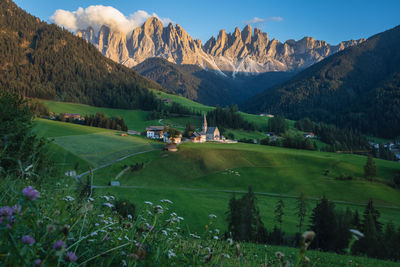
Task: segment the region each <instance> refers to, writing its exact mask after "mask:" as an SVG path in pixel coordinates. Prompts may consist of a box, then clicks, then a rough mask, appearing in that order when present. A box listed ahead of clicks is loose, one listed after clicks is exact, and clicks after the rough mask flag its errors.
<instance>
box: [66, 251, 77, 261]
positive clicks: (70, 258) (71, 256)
mask: <svg viewBox="0 0 400 267" xmlns="http://www.w3.org/2000/svg"><path fill="white" fill-rule="evenodd" d="M65 259H66V260H67V261H68V262H74V261H76V260H77V259H78V257H77V256H76V255H75V253H73V252H72V251H68V252H67V255H66V256H65Z"/></svg>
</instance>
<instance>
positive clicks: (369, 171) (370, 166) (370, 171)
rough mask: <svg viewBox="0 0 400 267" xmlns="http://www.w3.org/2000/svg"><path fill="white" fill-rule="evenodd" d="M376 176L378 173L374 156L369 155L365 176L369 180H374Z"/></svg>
mask: <svg viewBox="0 0 400 267" xmlns="http://www.w3.org/2000/svg"><path fill="white" fill-rule="evenodd" d="M376 175H377V172H376V165H375V162H374V158H373V157H372V155H369V156H368V158H367V163H366V164H365V166H364V176H365V178H367V179H369V180H373V179H374V177H376Z"/></svg>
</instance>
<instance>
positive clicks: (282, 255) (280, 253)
mask: <svg viewBox="0 0 400 267" xmlns="http://www.w3.org/2000/svg"><path fill="white" fill-rule="evenodd" d="M275 257H277V258H278V259H283V258H284V257H285V254H283V253H282V252H280V251H277V252H275Z"/></svg>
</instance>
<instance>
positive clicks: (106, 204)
mask: <svg viewBox="0 0 400 267" xmlns="http://www.w3.org/2000/svg"><path fill="white" fill-rule="evenodd" d="M103 205H104V206H107V207H109V208H112V207H113V204H111V203H108V202H106V203H104V204H103Z"/></svg>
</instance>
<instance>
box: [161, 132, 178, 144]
mask: <svg viewBox="0 0 400 267" xmlns="http://www.w3.org/2000/svg"><path fill="white" fill-rule="evenodd" d="M163 141H164V143H168V144H170V143H173V144H180V143H181V142H182V134H181V133H180V134H179V135H177V136H175V137H171V136H169V134H168V133H164V137H163Z"/></svg>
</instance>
